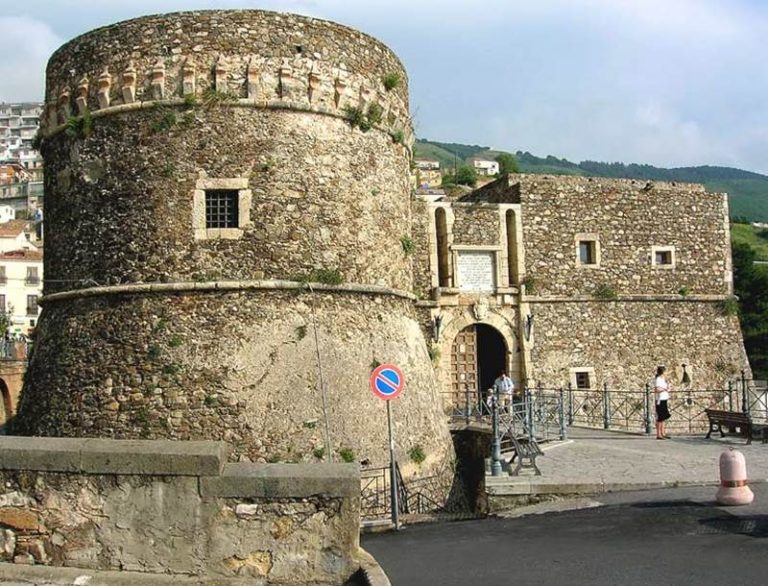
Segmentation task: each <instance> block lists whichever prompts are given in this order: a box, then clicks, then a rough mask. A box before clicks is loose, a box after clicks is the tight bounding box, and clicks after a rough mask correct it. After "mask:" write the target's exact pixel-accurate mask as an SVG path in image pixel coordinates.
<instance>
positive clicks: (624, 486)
mask: <svg viewBox="0 0 768 586" xmlns="http://www.w3.org/2000/svg"><path fill="white" fill-rule="evenodd" d="M765 483H768V480H766V479H757V480H750V481H749V484H765ZM718 484H720V481H719V480H715V479H699V480H659V481H652V482H580V481H573V482H541V481H538V482H537V481H533V482H516V483H514V484H504V483H502V482H497V483H493V482H491V483H489V482H488V478H486V492H487V493H488V495H489V496H491V497H494V496H538V495H574V494H604V493H607V492H621V491H623V492H630V491H636V490H638V491H639V490H655V489H661V488H683V487H691V486H717V485H718Z"/></svg>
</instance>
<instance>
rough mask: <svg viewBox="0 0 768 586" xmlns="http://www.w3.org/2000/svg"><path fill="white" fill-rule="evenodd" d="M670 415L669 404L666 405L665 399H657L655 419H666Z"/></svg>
mask: <svg viewBox="0 0 768 586" xmlns="http://www.w3.org/2000/svg"><path fill="white" fill-rule="evenodd" d="M670 417H672V416H671V415H670V414H669V406H667V401H666V400H664V401H659V402H658V403H656V421H666V420H667V419H669V418H670Z"/></svg>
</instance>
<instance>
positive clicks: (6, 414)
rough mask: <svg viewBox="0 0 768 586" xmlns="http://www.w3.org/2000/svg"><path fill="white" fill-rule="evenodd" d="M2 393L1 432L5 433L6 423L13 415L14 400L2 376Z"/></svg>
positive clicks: (0, 410)
mask: <svg viewBox="0 0 768 586" xmlns="http://www.w3.org/2000/svg"><path fill="white" fill-rule="evenodd" d="M0 395H2V399H1V400H0V433H3V430H4V429H5V424H6V423H8V420H9V419H10V418H11V417H13V401H12V399H11V392H10V390H9V389H8V385H7V384H6V382H5V380H3V379H2V378H0Z"/></svg>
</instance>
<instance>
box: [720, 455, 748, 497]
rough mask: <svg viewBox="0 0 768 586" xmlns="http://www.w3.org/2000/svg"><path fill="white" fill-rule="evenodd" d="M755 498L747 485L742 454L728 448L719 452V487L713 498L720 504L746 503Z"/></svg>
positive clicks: (745, 464)
mask: <svg viewBox="0 0 768 586" xmlns="http://www.w3.org/2000/svg"><path fill="white" fill-rule="evenodd" d="M754 498H755V495H754V494H753V493H752V490H751V489H750V488H749V487H748V486H747V463H746V462H745V461H744V454H742V453H741V452H740V451H738V450H734V449H733V448H730V449H729V450H728V451H727V452H723V453H722V454H720V488H719V489H718V491H717V495H715V499H717V502H718V503H720V504H721V505H729V506H731V505H748V504H749V503H751V502H752V501H753V500H754Z"/></svg>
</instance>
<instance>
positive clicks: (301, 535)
mask: <svg viewBox="0 0 768 586" xmlns="http://www.w3.org/2000/svg"><path fill="white" fill-rule="evenodd" d="M227 452H228V447H227V445H226V444H224V443H223V442H174V441H138V440H137V441H119V440H101V439H98V440H94V439H59V438H20V437H5V438H0V481H1V482H2V486H3V489H2V491H0V561H2V562H3V563H6V564H7V563H13V564H16V565H43V566H65V567H74V568H83V569H90V570H100V571H104V570H107V571H115V570H121V571H130V572H141V573H149V574H177V575H183V576H197V577H200V578H201V579H203V578H205V579H210V578H215V579H220V580H221V581H222V583H229V581H230V580H232V581H236V580H238V579H242V578H249V579H251V580H254V579H255V580H257V582H256V583H259V584H289V583H290V584H338V583H341V582H343V581H344V580H346V579H347V578H348V577H349V576H351V575H352V574H353V573H354V572H355V571H356V570H357V569H358V567H359V562H358V561H356V560H357V556H358V555H359V552H358V546H359V540H358V531H359V521H360V497H359V495H360V480H359V473H358V470H357V466H355V465H347V464H334V465H323V466H321V465H287V464H283V465H281V464H263V465H256V464H249V463H238V464H227V463H226V459H227ZM0 575H3V570H2V568H1V567H0Z"/></svg>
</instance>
